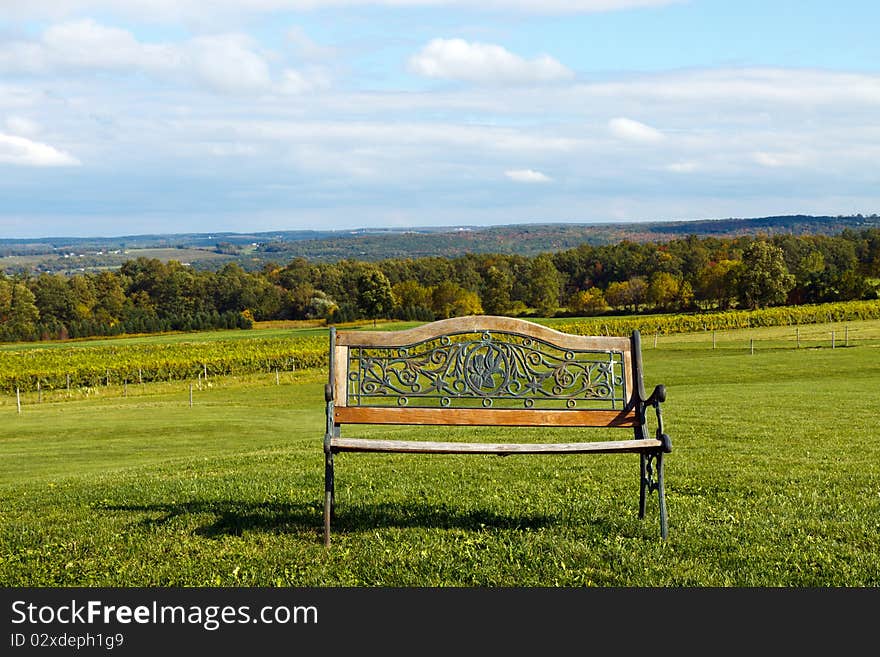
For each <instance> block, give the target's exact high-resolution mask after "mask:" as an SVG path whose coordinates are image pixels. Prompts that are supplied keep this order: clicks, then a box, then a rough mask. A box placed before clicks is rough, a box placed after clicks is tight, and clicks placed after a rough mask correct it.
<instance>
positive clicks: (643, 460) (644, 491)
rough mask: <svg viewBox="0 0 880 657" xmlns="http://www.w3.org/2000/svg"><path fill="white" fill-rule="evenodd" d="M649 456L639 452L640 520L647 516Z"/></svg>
mask: <svg viewBox="0 0 880 657" xmlns="http://www.w3.org/2000/svg"><path fill="white" fill-rule="evenodd" d="M647 462H648V457H647V456H645V455H644V454H639V466H640V473H639V520H643V519H644V517H645V505H646V502H647V498H648V472H647V470H648V464H647Z"/></svg>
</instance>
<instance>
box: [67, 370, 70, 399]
mask: <svg viewBox="0 0 880 657" xmlns="http://www.w3.org/2000/svg"><path fill="white" fill-rule="evenodd" d="M67 396H68V397H70V374H68V375H67Z"/></svg>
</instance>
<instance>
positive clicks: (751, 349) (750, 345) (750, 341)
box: [749, 338, 755, 354]
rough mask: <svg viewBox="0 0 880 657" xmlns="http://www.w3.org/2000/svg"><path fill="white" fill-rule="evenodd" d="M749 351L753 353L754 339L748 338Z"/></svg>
mask: <svg viewBox="0 0 880 657" xmlns="http://www.w3.org/2000/svg"><path fill="white" fill-rule="evenodd" d="M749 351H750V352H751V353H752V354H754V353H755V339H754V338H749Z"/></svg>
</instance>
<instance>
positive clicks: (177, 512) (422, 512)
mask: <svg viewBox="0 0 880 657" xmlns="http://www.w3.org/2000/svg"><path fill="white" fill-rule="evenodd" d="M93 508H94V509H98V510H103V511H123V512H128V513H143V514H147V515H149V516H150V517H147V518H142V519H140V520H138V521H136V522H135V523H134V524H135V526H139V527H142V528H145V529H148V528H152V527H159V526H162V525H166V524H168V523H170V522H173V521H174V520H176V519H178V518H182V517H185V516H192V517H197V518H198V517H200V516H206V515H208V516H211V518H212V519H211V520H210V521H208V522H207V523H206V524H202V525H200V526H199V527H198V528H197V529H196V530H195V531H194V532H193V533H195V534H196V535H199V536H204V537H207V538H220V537H223V536H240V535H241V534H243V533H244V532H252V531H257V532H266V533H272V534H278V533H290V534H314V535H315V536H318V537H322V536H323V508H322V506H321V505H320V504H284V503H279V502H261V503H254V502H239V501H234V500H220V501H210V502H206V501H192V502H172V503H167V504H161V503H159V504H97V505H95V506H94V507H93ZM336 511H337V513H336V517H335V518H334V519H333V522H332V525H331V531H332V532H333V533H334V534H347V533H357V532H363V531H369V530H373V529H377V528H389V527H393V528H398V529H401V528H422V529H462V530H468V531H479V530H485V529H487V528H488V529H503V530H510V529H538V528H541V527H547V526H554V525H564V524H566V521H565V519H563V518H562V517H560V516H557V515H546V514H534V513H533V514H515V513H513V514H504V513H497V512H495V511H490V510H485V509H470V510H466V509H458V508H455V507H448V506H445V505H444V506H437V505H431V506H426V505H424V504H419V503H417V502H413V503H411V504H400V503H383V504H359V505H346V506H345V509H344V510H343V509H341V508H339V507H337V510H336ZM200 519H201V518H200ZM600 524H601V523H600Z"/></svg>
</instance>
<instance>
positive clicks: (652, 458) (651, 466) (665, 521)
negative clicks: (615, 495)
mask: <svg viewBox="0 0 880 657" xmlns="http://www.w3.org/2000/svg"><path fill="white" fill-rule="evenodd" d="M640 456H641V459H640V461H641V470H642V472H641V475H642V484H641V488H640V490H639V519H640V520H641V519H643V518H644V517H645V506H646V501H647V500H646V498H647V496H648V494H649V493H653V492H654V491H657V501H658V503H659V505H660V536H661V537H662V538H664V539H665V538H666V535H667V534H668V533H669V518H668V515H667V512H666V488H665V485H664V483H663V452H656V453H652V454H641V455H640ZM655 470H656V480H655V478H654V475H655Z"/></svg>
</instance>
